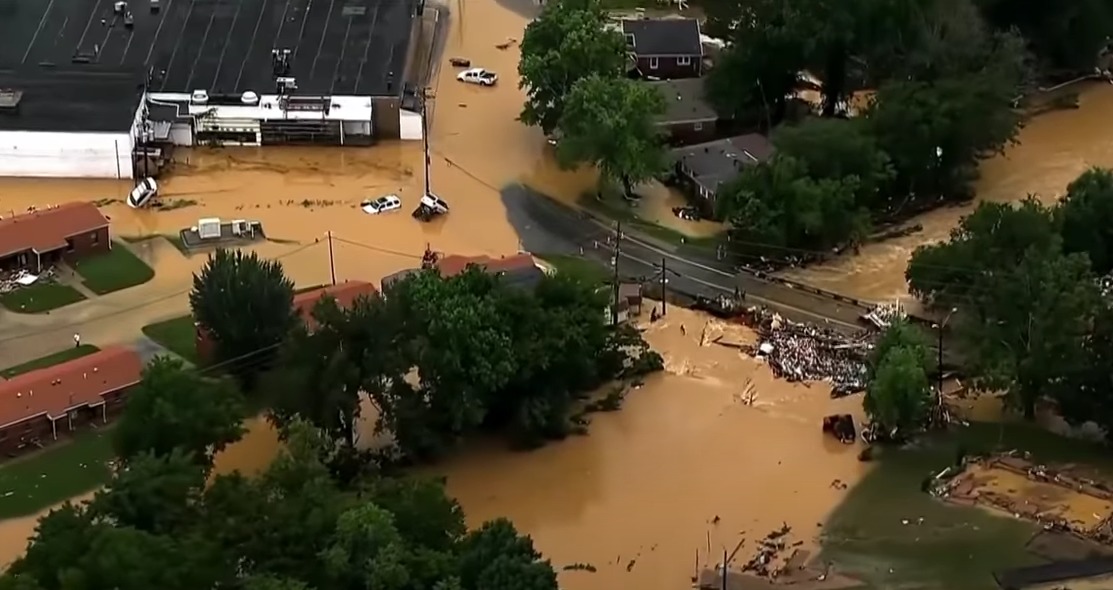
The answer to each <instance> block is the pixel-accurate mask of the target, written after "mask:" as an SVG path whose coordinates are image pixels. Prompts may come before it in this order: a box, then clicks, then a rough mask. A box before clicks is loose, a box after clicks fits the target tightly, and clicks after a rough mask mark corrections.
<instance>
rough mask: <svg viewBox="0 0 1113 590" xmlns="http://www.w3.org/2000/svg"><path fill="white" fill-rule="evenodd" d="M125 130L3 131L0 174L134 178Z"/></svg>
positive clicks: (0, 147)
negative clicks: (104, 131)
mask: <svg viewBox="0 0 1113 590" xmlns="http://www.w3.org/2000/svg"><path fill="white" fill-rule="evenodd" d="M131 148H132V138H131V134H130V133H128V132H123V133H64V132H48V131H2V132H0V176H32V177H59V178H131V177H132V166H131Z"/></svg>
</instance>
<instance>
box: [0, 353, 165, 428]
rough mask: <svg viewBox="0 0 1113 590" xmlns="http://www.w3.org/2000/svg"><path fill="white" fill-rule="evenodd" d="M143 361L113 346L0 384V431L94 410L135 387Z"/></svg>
mask: <svg viewBox="0 0 1113 590" xmlns="http://www.w3.org/2000/svg"><path fill="white" fill-rule="evenodd" d="M142 372H143V361H142V360H141V359H140V358H139V355H138V354H137V353H136V352H135V351H133V350H131V349H129V348H126V347H123V346H115V347H111V348H106V349H104V350H101V351H98V352H94V353H93V354H90V355H87V356H83V357H81V358H78V359H74V360H72V361H68V362H65V363H61V364H59V365H54V366H52V367H44V368H42V369H37V370H34V371H30V372H28V373H24V374H22V375H17V376H15V377H12V378H11V379H9V380H7V381H4V382H2V383H0V428H6V427H8V426H11V425H13V424H19V423H20V422H25V421H27V420H30V419H31V418H35V417H38V416H43V415H45V416H47V417H48V418H51V419H53V420H57V419H58V418H61V417H62V416H65V415H66V412H68V411H70V410H72V409H74V408H79V407H81V406H95V405H97V404H99V403H101V402H102V401H103V398H102V397H101V396H103V395H104V394H106V393H111V392H113V391H117V390H120V389H123V388H125V387H130V386H132V385H135V384H137V383H139V380H140V378H141V376H142Z"/></svg>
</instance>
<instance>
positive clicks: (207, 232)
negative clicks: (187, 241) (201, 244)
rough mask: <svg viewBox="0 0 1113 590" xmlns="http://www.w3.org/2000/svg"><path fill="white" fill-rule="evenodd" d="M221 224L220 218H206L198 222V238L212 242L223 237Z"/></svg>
mask: <svg viewBox="0 0 1113 590" xmlns="http://www.w3.org/2000/svg"><path fill="white" fill-rule="evenodd" d="M220 226H221V223H220V218H219V217H206V218H204V219H198V220H197V236H198V237H199V238H201V239H202V240H211V239H213V238H219V237H220V236H221V229H220Z"/></svg>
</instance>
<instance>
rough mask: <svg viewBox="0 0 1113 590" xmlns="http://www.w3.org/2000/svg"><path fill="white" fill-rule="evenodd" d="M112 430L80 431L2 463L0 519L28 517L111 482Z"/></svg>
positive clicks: (0, 472)
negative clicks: (61, 440)
mask: <svg viewBox="0 0 1113 590" xmlns="http://www.w3.org/2000/svg"><path fill="white" fill-rule="evenodd" d="M110 432H111V431H110V430H107V429H104V428H101V429H100V430H96V431H92V432H83V433H81V434H78V435H77V437H76V438H75V439H74V440H72V441H65V442H62V443H59V444H58V445H57V446H52V447H48V448H46V449H44V450H42V451H39V452H37V453H34V454H31V455H28V456H26V457H19V458H16V459H11V460H9V462H7V463H0V519H4V518H16V517H19V516H27V515H29V514H34V513H36V512H39V511H40V510H43V509H45V508H48V507H50V506H52V505H54V504H57V503H59V502H62V501H64V500H67V499H69V498H72V497H74V496H77V495H79V494H83V493H85V492H88V491H90V490H93V489H95V488H97V487H99V486H102V485H104V484H105V483H107V482H108V480H109V477H110V475H111V473H110V470H109V468H108V465H107V463H108V461H110V460H111V459H112V458H113V453H112V444H111V437H110Z"/></svg>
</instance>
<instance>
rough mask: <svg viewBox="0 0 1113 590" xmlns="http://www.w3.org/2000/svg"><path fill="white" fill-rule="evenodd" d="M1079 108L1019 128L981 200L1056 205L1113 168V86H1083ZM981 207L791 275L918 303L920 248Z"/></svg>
mask: <svg viewBox="0 0 1113 590" xmlns="http://www.w3.org/2000/svg"><path fill="white" fill-rule="evenodd" d="M1080 90H1081V96H1080V98H1079V107H1080V108H1078V109H1074V110H1063V111H1054V112H1050V113H1047V114H1043V115H1040V116H1038V117H1036V118H1034V119H1032V120H1030V121H1028V123H1027V125H1026V126H1025V127H1024V128H1023V129H1022V130H1021V131H1020V134H1019V136H1018V137H1017V141H1018V142H1019V143H1018V144H1017V145H1014V146H1012V147H1011V148H1009V149H1008V150H1006V152H1005V154H1004V155H1000V156H996V157H994V158H991V159H989V160H986V161H985V162H983V163H982V165H981V178H980V179H979V180H978V181H977V184H976V190H977V199H978V200H979V201H980V200H985V201H996V202H1003V201H1018V200H1020V199H1023V198H1024V197H1026V196H1028V195H1029V194H1034V195H1036V196H1038V197H1039V199H1040V200H1041V201H1043V202H1044V203H1053V202H1055V201H1056V200H1058V198H1059V197H1060V196H1062V194H1063V193H1065V192H1066V188H1067V185H1068V184H1069V183H1070V182H1071V181H1073V180H1074V179H1075V178H1076V177H1078V175H1079V174H1081V173H1082V172H1084V171H1085V170H1086V169H1087V168H1090V167H1092V166H1105V167H1113V118H1110V116H1109V115H1110V113H1113V85H1110V84H1106V83H1093V84H1090V85H1088V86H1085V87H1082V88H1080ZM973 210H974V204H971V205H967V206H961V207H948V208H944V209H938V210H935V211H932V212H930V213H928V214H926V215H922V216H920V217H917V218H916V219H915V220H914V221H913V223H920V224H921V225H923V227H924V229H923V231H920V232H917V233H914V234H912V235H910V236H906V237H903V238H899V239H895V240H888V241H885V242H882V243H877V244H869V245H867V246H863V247H862V250H861V254H860V255H858V256H853V257H843V258H840V259H837V260H835V261H832V262H830V263H828V264H823V265H819V266H816V267H814V268H808V269H804V270H798V271H793V272H789V273H787V276H789V277H792V278H795V279H797V280H801V281H803V282H806V283H810V284H812V285H815V286H817V287H822V288H825V289H830V290H832V291H838V292H840V293H844V294H847V295H852V296H854V297H860V298H862V299H866V300H870V301H892V300H894V299H904V300H906V301H911V298H910V296H909V295H908V288H907V285H906V284H905V280H904V270H905V267H907V266H908V258H909V256H911V254H912V251H913V250H915V249H916V246H919V245H921V244H926V243H931V242H936V241H940V240H945V239H947V237H948V236H949V235H950V232H951V229H952V228H954V227H955V226H956V225H957V224H958V221H959V219H961V218H962V217H963V216H965V215H967V214H969V213H970V212H971V211H973Z"/></svg>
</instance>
